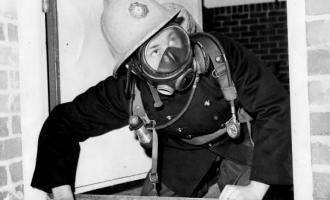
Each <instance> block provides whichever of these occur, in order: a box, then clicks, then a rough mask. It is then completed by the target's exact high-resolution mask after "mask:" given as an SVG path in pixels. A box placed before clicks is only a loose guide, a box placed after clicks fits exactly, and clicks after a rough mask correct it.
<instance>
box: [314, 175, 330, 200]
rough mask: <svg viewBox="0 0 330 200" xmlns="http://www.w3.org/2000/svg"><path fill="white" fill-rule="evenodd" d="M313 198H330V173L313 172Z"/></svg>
mask: <svg viewBox="0 0 330 200" xmlns="http://www.w3.org/2000/svg"><path fill="white" fill-rule="evenodd" d="M313 184H314V194H313V196H314V199H320V200H321V199H324V200H325V199H330V190H329V185H330V174H326V173H316V172H314V173H313Z"/></svg>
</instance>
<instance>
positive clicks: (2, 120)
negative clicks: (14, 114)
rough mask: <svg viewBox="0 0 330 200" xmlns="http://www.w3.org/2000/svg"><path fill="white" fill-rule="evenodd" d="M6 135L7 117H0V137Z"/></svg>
mask: <svg viewBox="0 0 330 200" xmlns="http://www.w3.org/2000/svg"><path fill="white" fill-rule="evenodd" d="M8 135H9V131H8V117H0V137H6V136H8Z"/></svg>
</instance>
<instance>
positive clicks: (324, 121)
mask: <svg viewBox="0 0 330 200" xmlns="http://www.w3.org/2000/svg"><path fill="white" fill-rule="evenodd" d="M329 122H330V113H311V114H310V128H311V134H312V135H330V123H329Z"/></svg>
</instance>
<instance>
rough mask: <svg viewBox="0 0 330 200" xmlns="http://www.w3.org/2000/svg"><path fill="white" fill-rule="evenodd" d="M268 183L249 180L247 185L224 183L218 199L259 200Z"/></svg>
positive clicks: (264, 192) (263, 194)
mask: <svg viewBox="0 0 330 200" xmlns="http://www.w3.org/2000/svg"><path fill="white" fill-rule="evenodd" d="M268 188H269V185H267V184H264V183H261V182H257V181H251V183H250V184H249V185H247V186H238V185H226V187H225V188H224V189H223V191H222V192H221V194H220V197H219V200H261V199H262V198H263V197H264V196H265V194H266V192H267V190H268Z"/></svg>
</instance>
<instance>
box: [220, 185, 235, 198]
mask: <svg viewBox="0 0 330 200" xmlns="http://www.w3.org/2000/svg"><path fill="white" fill-rule="evenodd" d="M234 190H235V186H233V185H226V186H225V188H224V189H223V190H222V192H221V194H220V197H219V200H232V199H233V198H232V193H233V192H234Z"/></svg>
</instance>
